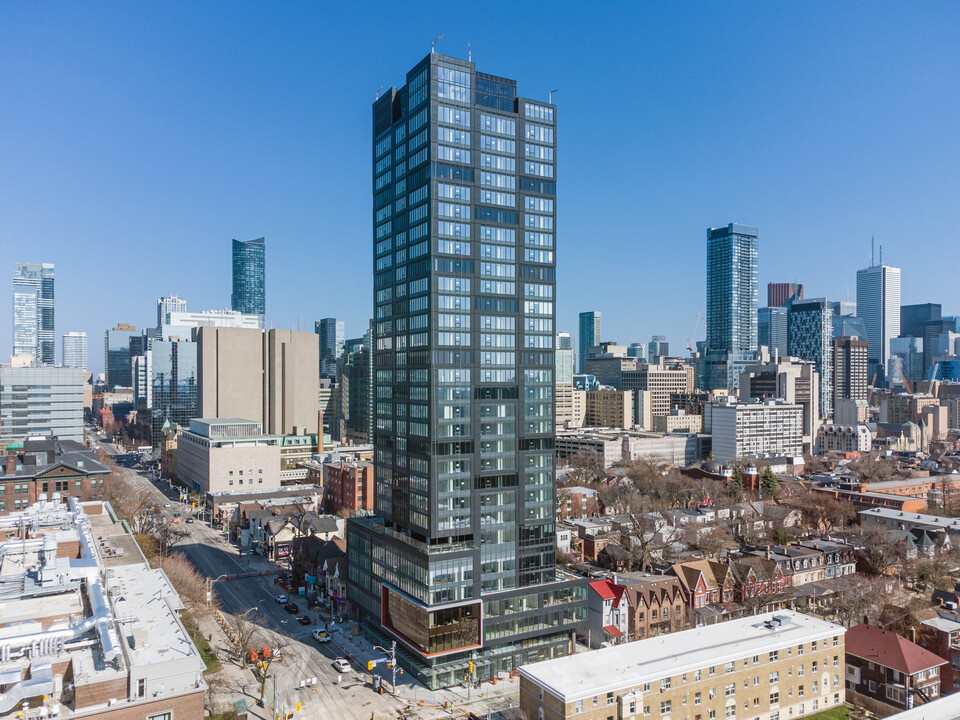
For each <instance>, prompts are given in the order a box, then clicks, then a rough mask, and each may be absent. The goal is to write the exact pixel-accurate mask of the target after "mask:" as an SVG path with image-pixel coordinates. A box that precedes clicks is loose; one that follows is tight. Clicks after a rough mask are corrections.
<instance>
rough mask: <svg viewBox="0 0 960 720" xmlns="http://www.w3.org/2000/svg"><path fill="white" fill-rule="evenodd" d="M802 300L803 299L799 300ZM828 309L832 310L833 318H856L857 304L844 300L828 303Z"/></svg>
mask: <svg viewBox="0 0 960 720" xmlns="http://www.w3.org/2000/svg"><path fill="white" fill-rule="evenodd" d="M800 299H801V300H803V298H800ZM830 309H831V310H833V317H834V318H839V317H856V314H857V304H856V303H855V302H847V301H845V300H836V301H834V302H831V303H830Z"/></svg>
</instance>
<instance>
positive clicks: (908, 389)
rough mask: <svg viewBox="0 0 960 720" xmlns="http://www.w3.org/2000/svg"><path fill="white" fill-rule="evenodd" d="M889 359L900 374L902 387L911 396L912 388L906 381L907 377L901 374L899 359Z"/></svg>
mask: <svg viewBox="0 0 960 720" xmlns="http://www.w3.org/2000/svg"><path fill="white" fill-rule="evenodd" d="M890 359H891V360H893V364H894V366H895V367H896V368H897V372H898V373H899V374H900V379H901V380H903V387H905V388H906V389H907V392H908V393H910V394H911V395H913V386H911V385H910V383H909V381H908V380H907V376H906V375H904V374H903V368H902V367H900V359H899V358H897V357H892V358H890Z"/></svg>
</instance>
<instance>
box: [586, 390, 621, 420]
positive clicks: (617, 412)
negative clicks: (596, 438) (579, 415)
mask: <svg viewBox="0 0 960 720" xmlns="http://www.w3.org/2000/svg"><path fill="white" fill-rule="evenodd" d="M585 403H586V415H585V417H584V421H583V424H584V425H586V426H587V427H610V428H631V427H633V393H631V392H627V391H623V390H587V394H586V397H585Z"/></svg>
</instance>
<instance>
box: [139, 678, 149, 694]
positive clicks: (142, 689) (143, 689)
mask: <svg viewBox="0 0 960 720" xmlns="http://www.w3.org/2000/svg"><path fill="white" fill-rule="evenodd" d="M146 696H147V680H146V678H140V679H139V680H137V697H138V698H142V697H146Z"/></svg>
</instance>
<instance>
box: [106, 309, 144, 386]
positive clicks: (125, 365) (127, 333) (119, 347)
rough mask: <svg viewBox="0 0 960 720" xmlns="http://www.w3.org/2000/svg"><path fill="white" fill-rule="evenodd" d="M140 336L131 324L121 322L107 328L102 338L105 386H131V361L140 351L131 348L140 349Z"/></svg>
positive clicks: (141, 342)
mask: <svg viewBox="0 0 960 720" xmlns="http://www.w3.org/2000/svg"><path fill="white" fill-rule="evenodd" d="M142 337H143V336H142V335H141V334H140V333H138V332H137V329H136V328H135V327H133V326H131V325H126V324H121V325H119V326H117V327H115V328H114V329H113V330H107V332H106V334H105V336H104V340H103V343H104V348H103V357H104V365H105V369H106V375H107V387H133V369H132V366H131V361H132V359H133V357H134V356H135V355H138V354H141V353H137V352H131V350H132V349H133V350H136V349H141V351H142V345H143V341H142ZM131 344H132V345H131Z"/></svg>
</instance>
